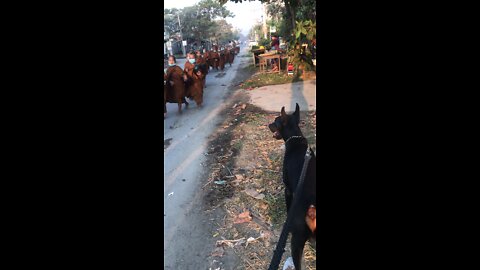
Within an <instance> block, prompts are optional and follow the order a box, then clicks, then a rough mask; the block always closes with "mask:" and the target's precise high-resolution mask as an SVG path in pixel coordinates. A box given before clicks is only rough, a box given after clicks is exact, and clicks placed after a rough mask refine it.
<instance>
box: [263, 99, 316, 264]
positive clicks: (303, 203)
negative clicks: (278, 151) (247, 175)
mask: <svg viewBox="0 0 480 270" xmlns="http://www.w3.org/2000/svg"><path fill="white" fill-rule="evenodd" d="M299 123H300V106H298V103H297V105H296V108H295V112H294V113H293V114H292V115H287V114H286V113H285V107H282V110H281V115H280V116H279V117H277V118H275V121H274V122H273V123H271V124H269V125H268V127H269V129H270V131H271V132H273V137H274V138H275V139H277V140H281V139H283V140H284V141H285V156H284V158H283V183H284V184H285V201H286V204H287V213H288V214H290V212H292V213H291V214H292V215H294V217H293V220H292V224H290V232H291V233H292V241H291V245H292V258H293V264H294V265H295V269H296V270H300V269H301V260H302V256H303V248H304V246H305V243H306V242H307V240H308V239H309V238H314V239H316V234H317V229H316V205H317V204H316V199H317V194H316V193H317V192H316V161H315V155H314V153H313V151H312V150H311V149H310V150H309V151H310V155H311V158H310V161H309V164H308V167H307V171H306V174H305V179H304V183H303V187H302V188H301V189H300V190H298V191H297V190H296V189H297V184H298V182H299V180H300V174H301V172H302V168H303V163H304V160H305V154H306V152H307V149H308V143H307V139H306V138H305V137H304V136H303V134H302V131H301V130H300V128H299V126H298V124H299ZM297 196H298V198H296V200H298V202H297V203H296V206H295V208H294V209H290V207H291V205H292V201H293V199H294V197H297Z"/></svg>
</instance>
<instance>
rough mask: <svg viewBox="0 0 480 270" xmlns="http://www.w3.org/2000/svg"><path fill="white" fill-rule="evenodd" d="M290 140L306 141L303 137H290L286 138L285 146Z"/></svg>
mask: <svg viewBox="0 0 480 270" xmlns="http://www.w3.org/2000/svg"><path fill="white" fill-rule="evenodd" d="M291 139H305V140H306V138H305V137H303V136H292V137H290V138H288V139H287V140H286V141H285V145H286V144H287V143H288V142H289V141H290V140H291Z"/></svg>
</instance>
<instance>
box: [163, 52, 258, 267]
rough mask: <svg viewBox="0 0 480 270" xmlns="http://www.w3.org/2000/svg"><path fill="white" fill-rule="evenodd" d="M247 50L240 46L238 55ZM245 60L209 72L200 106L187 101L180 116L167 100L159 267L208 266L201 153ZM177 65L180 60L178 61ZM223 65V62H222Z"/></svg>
mask: <svg viewBox="0 0 480 270" xmlns="http://www.w3.org/2000/svg"><path fill="white" fill-rule="evenodd" d="M243 53H246V51H245V48H244V49H243V50H242V52H241V54H243ZM248 59H249V58H243V57H236V58H235V61H234V63H233V65H232V67H226V70H224V72H220V71H211V72H210V73H209V74H208V76H207V88H206V89H205V91H204V104H203V105H204V106H203V108H198V107H197V106H196V104H195V102H194V101H192V102H190V106H189V108H188V109H186V110H183V114H181V115H180V114H178V106H177V104H167V111H168V114H167V119H165V120H164V129H163V134H164V138H165V141H164V145H165V147H166V149H165V151H164V160H165V163H164V172H163V174H164V179H165V180H164V192H165V193H164V198H163V199H164V203H165V204H164V205H165V208H164V209H163V211H164V247H165V249H164V259H165V260H164V269H182V270H183V269H186V270H187V269H196V270H197V269H198V270H202V269H208V266H207V264H208V258H206V256H208V254H210V251H211V250H209V247H213V243H210V242H212V241H213V240H212V235H210V234H208V233H207V232H208V229H209V228H207V226H208V225H207V224H208V221H205V218H204V216H203V215H202V211H201V208H200V205H201V203H200V201H201V195H202V194H201V192H200V190H201V185H200V180H201V176H202V174H203V172H204V171H203V170H204V169H205V168H204V167H203V166H202V162H204V161H205V156H204V153H205V152H206V145H207V140H208V136H209V135H211V134H212V133H213V132H214V131H215V130H216V125H217V124H218V123H220V121H221V120H222V119H223V118H222V115H219V112H221V111H222V109H223V104H224V102H223V101H224V99H225V98H226V94H227V92H228V90H227V88H228V87H229V86H230V84H231V83H233V80H234V78H235V75H236V73H237V69H238V68H239V67H243V63H244V62H247V61H248ZM177 64H178V65H180V66H181V67H182V68H183V67H184V64H185V59H178V61H177ZM227 66H228V64H227ZM167 145H168V147H167Z"/></svg>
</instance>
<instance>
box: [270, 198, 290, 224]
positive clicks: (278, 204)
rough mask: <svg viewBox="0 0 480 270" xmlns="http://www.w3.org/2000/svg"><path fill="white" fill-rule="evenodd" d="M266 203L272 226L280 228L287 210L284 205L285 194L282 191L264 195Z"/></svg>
mask: <svg viewBox="0 0 480 270" xmlns="http://www.w3.org/2000/svg"><path fill="white" fill-rule="evenodd" d="M265 201H266V202H267V204H268V214H269V215H270V218H271V222H272V225H273V227H274V228H280V227H281V226H282V225H283V223H284V222H285V220H286V218H287V210H286V206H285V196H284V195H283V193H281V194H279V195H278V196H276V197H274V196H272V195H268V196H265Z"/></svg>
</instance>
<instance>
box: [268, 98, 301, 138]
mask: <svg viewBox="0 0 480 270" xmlns="http://www.w3.org/2000/svg"><path fill="white" fill-rule="evenodd" d="M299 123H300V106H298V103H297V105H296V107H295V112H294V113H293V114H291V115H288V114H286V113H285V107H282V110H281V112H280V116H278V117H277V118H275V121H273V123H271V124H269V125H268V128H269V129H270V131H271V132H272V133H273V137H274V138H275V139H277V140H280V139H284V140H287V139H288V138H290V137H292V136H301V135H302V132H301V130H300V128H299V127H298V124H299Z"/></svg>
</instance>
